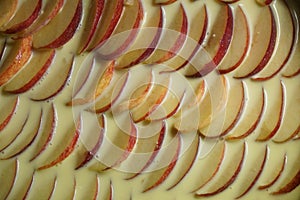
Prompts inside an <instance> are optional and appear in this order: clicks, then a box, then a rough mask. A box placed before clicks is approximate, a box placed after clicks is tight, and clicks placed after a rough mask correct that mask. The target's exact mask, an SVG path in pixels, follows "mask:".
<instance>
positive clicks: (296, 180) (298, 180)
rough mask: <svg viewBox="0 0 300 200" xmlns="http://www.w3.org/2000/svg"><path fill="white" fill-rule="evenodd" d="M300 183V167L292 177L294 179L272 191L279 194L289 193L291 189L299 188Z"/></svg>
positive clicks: (273, 193)
mask: <svg viewBox="0 0 300 200" xmlns="http://www.w3.org/2000/svg"><path fill="white" fill-rule="evenodd" d="M299 184H300V169H298V172H297V173H296V175H294V176H293V177H292V179H291V180H290V181H289V182H288V183H287V184H286V185H284V186H283V187H281V188H280V189H278V190H277V191H275V192H272V193H271V194H272V195H279V194H286V193H289V192H291V191H293V190H294V189H295V188H297V187H298V186H299Z"/></svg>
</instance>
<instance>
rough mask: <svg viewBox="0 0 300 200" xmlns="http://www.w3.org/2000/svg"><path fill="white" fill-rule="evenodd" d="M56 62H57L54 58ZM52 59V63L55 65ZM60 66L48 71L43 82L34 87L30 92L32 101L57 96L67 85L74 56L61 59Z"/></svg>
mask: <svg viewBox="0 0 300 200" xmlns="http://www.w3.org/2000/svg"><path fill="white" fill-rule="evenodd" d="M56 62H59V61H57V60H56ZM56 62H55V61H54V63H53V65H56V64H58V63H56ZM58 65H59V66H60V67H61V65H62V66H63V67H61V68H60V70H59V71H54V72H53V73H51V72H49V74H47V76H46V77H45V79H44V80H43V82H42V83H41V84H40V85H38V86H37V88H34V91H32V92H31V93H30V99H31V100H33V101H45V100H48V99H51V98H53V97H55V96H57V95H58V94H59V93H60V92H61V91H62V90H63V89H64V88H65V87H66V85H67V82H68V81H69V79H70V76H71V74H72V70H73V66H74V57H73V58H72V59H71V60H69V61H66V60H63V61H62V62H61V63H59V64H58ZM53 80H55V81H53Z"/></svg>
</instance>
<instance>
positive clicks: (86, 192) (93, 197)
mask: <svg viewBox="0 0 300 200" xmlns="http://www.w3.org/2000/svg"><path fill="white" fill-rule="evenodd" d="M76 175H77V176H76V182H77V184H76V185H77V187H76V194H75V196H74V199H90V200H97V196H98V193H99V186H100V178H99V177H98V175H97V174H91V173H86V174H84V175H83V173H80V174H76ZM86 184H87V185H88V186H89V187H85V186H84V185H86ZM82 186H83V187H82ZM101 192H102V184H101ZM98 199H99V198H98Z"/></svg>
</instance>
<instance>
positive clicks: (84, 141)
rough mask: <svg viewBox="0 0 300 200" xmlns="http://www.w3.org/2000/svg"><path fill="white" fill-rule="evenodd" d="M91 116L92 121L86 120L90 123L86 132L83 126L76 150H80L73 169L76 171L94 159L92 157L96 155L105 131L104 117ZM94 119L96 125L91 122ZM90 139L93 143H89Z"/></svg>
mask: <svg viewBox="0 0 300 200" xmlns="http://www.w3.org/2000/svg"><path fill="white" fill-rule="evenodd" d="M92 116H93V119H88V120H89V121H90V122H89V125H88V130H86V129H85V128H87V127H86V126H83V130H82V133H81V136H80V137H81V140H80V144H79V145H80V146H79V147H78V149H80V150H81V151H80V152H79V153H77V154H78V159H77V160H78V164H77V165H76V168H75V169H76V170H78V169H80V168H81V167H83V166H84V165H86V164H87V163H88V162H89V161H90V160H91V159H92V158H93V157H94V155H96V153H97V151H98V150H99V149H100V147H101V145H102V142H103V138H104V134H105V132H106V131H107V130H106V122H105V116H104V115H100V116H95V115H92ZM95 119H96V123H95V122H94V121H93V120H95ZM83 123H84V122H83ZM90 123H92V124H90ZM91 129H92V130H91ZM91 134H92V135H91ZM91 139H92V140H93V141H91Z"/></svg>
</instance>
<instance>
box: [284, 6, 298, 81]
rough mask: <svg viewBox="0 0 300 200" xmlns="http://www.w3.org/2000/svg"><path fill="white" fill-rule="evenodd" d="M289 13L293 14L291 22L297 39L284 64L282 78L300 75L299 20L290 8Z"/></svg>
mask: <svg viewBox="0 0 300 200" xmlns="http://www.w3.org/2000/svg"><path fill="white" fill-rule="evenodd" d="M289 9H290V10H291V11H290V12H291V13H292V14H293V22H294V27H295V32H296V34H297V35H296V36H295V37H297V39H295V44H294V47H293V51H292V55H291V58H290V60H289V61H288V62H287V63H286V65H285V68H284V70H283V72H282V76H284V77H294V76H297V75H298V74H300V66H299V65H298V63H299V62H300V42H299V38H300V31H299V26H298V24H299V19H298V15H297V13H296V12H295V11H294V10H293V8H290V7H289Z"/></svg>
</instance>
